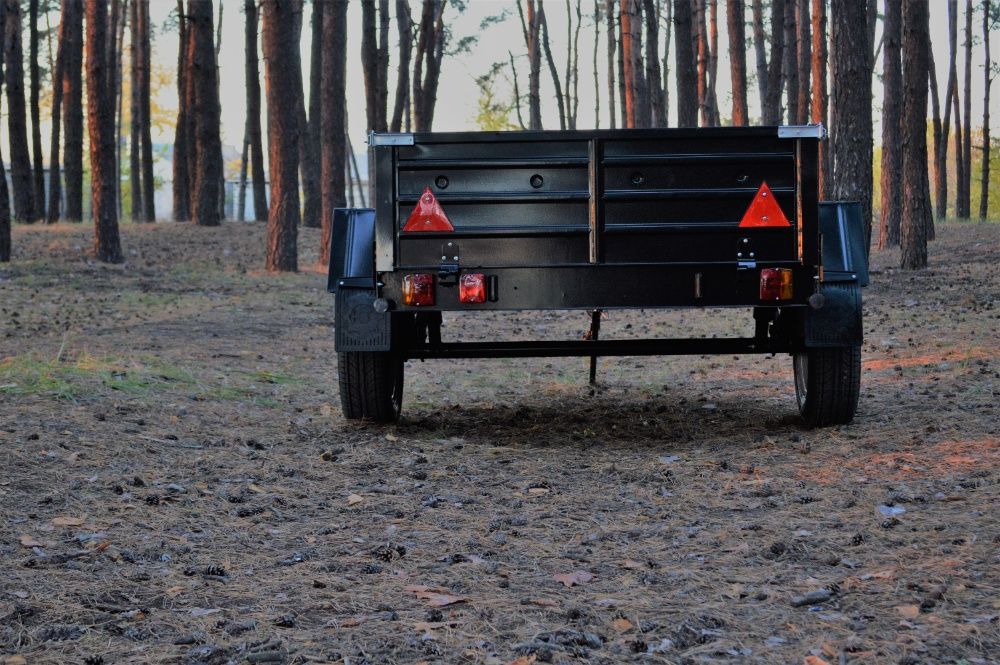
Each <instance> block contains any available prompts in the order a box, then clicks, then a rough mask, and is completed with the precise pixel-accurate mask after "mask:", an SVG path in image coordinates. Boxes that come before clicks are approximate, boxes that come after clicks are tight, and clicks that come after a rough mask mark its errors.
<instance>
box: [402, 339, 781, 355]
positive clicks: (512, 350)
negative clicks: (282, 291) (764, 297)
mask: <svg viewBox="0 0 1000 665" xmlns="http://www.w3.org/2000/svg"><path fill="white" fill-rule="evenodd" d="M795 350H796V349H794V348H793V347H792V345H791V344H789V343H788V342H787V341H777V340H767V339H756V338H753V337H736V338H726V339H635V340H589V341H587V340H585V341H559V342H541V341H539V342H461V343H449V342H442V343H441V344H420V345H418V346H413V347H410V348H408V349H407V350H406V351H405V353H404V355H405V356H406V358H407V359H420V360H423V359H428V358H554V357H573V356H670V355H676V356H682V355H701V354H705V355H714V354H743V353H791V352H792V351H795Z"/></svg>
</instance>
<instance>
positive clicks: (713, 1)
mask: <svg viewBox="0 0 1000 665" xmlns="http://www.w3.org/2000/svg"><path fill="white" fill-rule="evenodd" d="M718 81H719V4H718V1H717V0H708V104H709V108H710V109H711V113H712V126H713V127H718V126H719V125H721V124H722V118H721V117H720V116H719V96H718V93H717V91H716V88H717V84H718Z"/></svg>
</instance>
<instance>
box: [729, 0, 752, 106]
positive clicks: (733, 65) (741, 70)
mask: <svg viewBox="0 0 1000 665" xmlns="http://www.w3.org/2000/svg"><path fill="white" fill-rule="evenodd" d="M726 29H727V31H728V32H729V75H730V78H731V79H732V85H733V124H734V125H736V126H742V125H747V124H749V122H750V121H749V111H748V110H747V57H746V48H747V38H746V18H745V5H744V0H726Z"/></svg>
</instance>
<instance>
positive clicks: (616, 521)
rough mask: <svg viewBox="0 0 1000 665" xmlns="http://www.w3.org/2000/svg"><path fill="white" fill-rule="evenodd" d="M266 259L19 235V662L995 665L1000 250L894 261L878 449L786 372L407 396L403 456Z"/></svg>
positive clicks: (3, 431)
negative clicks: (349, 406) (800, 409)
mask: <svg viewBox="0 0 1000 665" xmlns="http://www.w3.org/2000/svg"><path fill="white" fill-rule="evenodd" d="M263 235H264V234H263V228H262V227H261V226H260V225H254V224H245V225H236V224H227V225H225V226H223V227H222V228H218V229H203V228H197V227H192V226H190V225H178V224H170V223H163V224H157V225H155V226H151V227H148V228H141V227H135V226H127V227H125V229H124V245H125V251H126V254H127V257H128V261H127V263H126V264H125V265H124V266H104V265H99V264H96V263H95V262H93V261H92V260H90V259H88V258H87V257H86V251H87V249H88V247H89V242H90V241H89V229H87V228H83V227H79V226H67V225H58V226H55V227H47V228H46V227H35V228H24V227H19V228H17V229H16V230H15V237H14V242H15V246H16V250H15V253H16V256H15V260H14V261H13V262H12V263H10V264H8V265H3V266H0V315H2V319H0V322H2V327H0V662H3V663H8V664H13V663H25V662H27V663H87V664H88V665H94V664H97V663H106V664H111V663H161V662H163V663H229V662H233V663H243V662H284V663H307V662H333V663H345V664H346V663H349V664H351V665H361V664H366V663H367V664H371V663H419V662H427V663H511V662H516V663H518V664H519V665H526V664H527V663H532V662H553V663H620V662H634V663H722V662H747V663H803V662H805V663H807V664H808V665H823V663H830V664H837V663H907V664H916V663H954V664H962V665H968V664H973V663H998V662H1000V624H998V615H1000V511H998V509H1000V433H998V430H1000V418H998V407H997V397H998V391H1000V380H998V377H1000V363H998V355H997V348H998V343H1000V334H998V328H1000V309H998V307H997V304H998V303H997V297H998V294H1000V225H996V224H990V225H974V224H966V225H957V224H949V225H943V226H942V227H941V228H940V229H939V239H938V240H937V241H935V242H934V243H933V244H932V256H931V267H930V269H928V270H926V271H923V272H919V273H906V272H901V271H898V270H896V269H895V268H893V267H892V266H895V265H897V264H898V255H897V254H896V253H894V252H885V253H877V254H875V256H874V258H873V261H874V275H873V285H872V286H871V287H870V288H868V289H867V291H866V293H865V298H866V304H865V316H866V325H865V327H866V334H867V341H866V343H865V346H864V356H863V358H864V370H863V378H862V395H861V405H860V410H859V412H858V416H857V419H856V420H855V422H854V424H852V425H850V426H845V427H837V428H830V429H819V430H811V431H810V430H806V429H804V428H802V427H801V426H800V425H799V423H798V419H797V416H796V408H795V397H794V390H793V387H792V373H791V362H790V360H789V359H788V358H787V357H776V358H766V357H760V358H758V357H741V358H734V357H708V356H705V357H689V358H663V359H660V358H642V359H636V358H628V359H621V360H615V359H605V360H602V361H601V362H600V369H599V381H600V385H599V388H598V390H597V391H596V392H595V393H594V394H591V391H590V390H589V387H588V385H587V363H586V361H585V360H582V359H566V360H544V359H542V360H492V361H487V360H484V361H434V362H426V363H419V362H414V363H409V364H408V366H407V384H406V392H407V395H406V398H405V400H404V407H403V408H404V417H403V420H402V422H401V423H400V424H399V425H397V426H394V427H388V428H376V427H365V426H360V425H357V424H352V423H347V422H345V421H344V420H343V419H342V418H341V416H340V410H339V401H338V395H337V382H336V358H335V355H334V352H333V341H332V335H331V327H332V324H333V318H332V298H331V296H329V295H328V294H326V293H325V291H324V289H323V285H324V282H323V278H322V277H321V276H320V275H319V274H317V273H315V272H303V273H301V274H298V275H284V276H270V275H267V274H264V273H263V272H262V271H261V270H260V267H261V266H262V265H263V251H262V245H263ZM317 242H318V236H317V234H316V233H315V232H314V231H313V230H305V231H304V232H303V234H302V236H301V246H302V247H303V248H306V249H311V248H314V247H315V246H316V244H317ZM314 260H315V254H314V253H308V252H307V253H306V256H305V257H304V260H303V264H307V263H310V262H312V261H314ZM586 321H587V316H586V315H585V314H581V313H547V314H537V313H534V314H532V313H524V314H519V315H516V316H507V317H501V316H490V317H475V318H463V319H455V318H449V319H446V328H445V336H446V337H447V336H448V335H449V334H455V333H454V331H455V330H456V329H461V330H463V331H464V332H463V333H462V335H463V337H465V338H471V337H475V336H479V337H491V336H504V337H507V338H511V339H518V338H521V339H529V338H533V337H553V336H556V335H562V336H565V337H568V338H578V337H579V336H580V335H581V334H582V332H583V330H584V328H585V326H586ZM751 327H752V321H751V318H750V316H749V315H748V313H747V312H744V311H726V312H722V311H710V312H700V313H698V312H690V311H686V312H645V313H641V312H629V313H624V312H620V313H619V312H613V313H611V314H609V315H608V316H607V318H606V319H605V321H604V330H603V331H602V333H603V334H605V335H606V336H609V337H610V336H615V335H634V336H649V335H691V336H696V335H705V334H708V335H710V334H713V333H715V334H733V333H735V332H737V331H745V330H749V329H750V328H751Z"/></svg>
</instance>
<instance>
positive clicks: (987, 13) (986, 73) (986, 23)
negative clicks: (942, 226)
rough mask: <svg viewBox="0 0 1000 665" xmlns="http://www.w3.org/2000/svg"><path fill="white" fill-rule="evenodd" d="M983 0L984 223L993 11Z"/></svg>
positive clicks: (981, 209) (983, 214)
mask: <svg viewBox="0 0 1000 665" xmlns="http://www.w3.org/2000/svg"><path fill="white" fill-rule="evenodd" d="M990 4H991V3H990V0H983V51H984V54H983V56H984V57H983V60H984V62H985V63H986V64H985V66H984V67H983V170H982V179H981V181H980V182H981V184H980V193H979V219H981V220H983V221H986V217H987V215H988V213H989V207H990V205H989V204H990V88H991V87H992V85H993V72H992V67H993V61H992V60H991V59H990V26H991V22H992V14H993V9H992V7H991V6H990Z"/></svg>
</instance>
